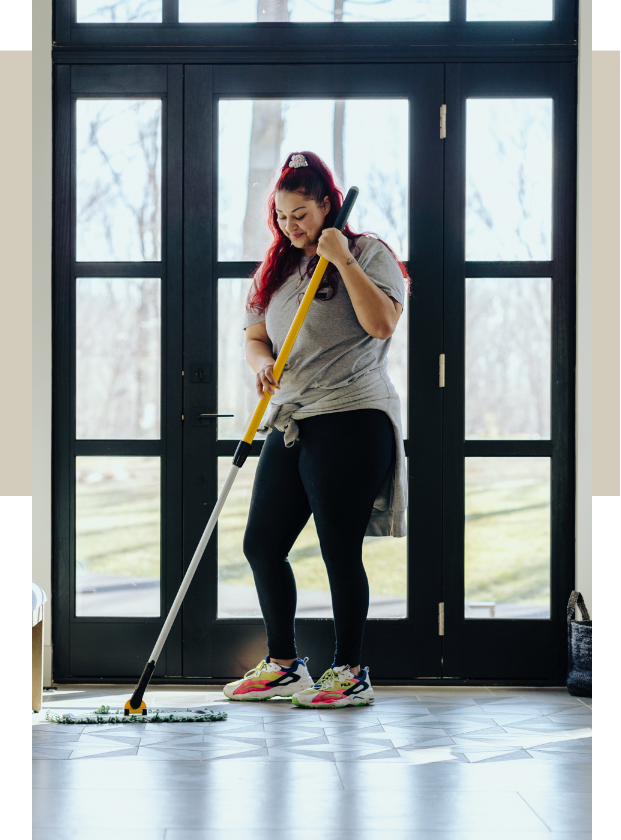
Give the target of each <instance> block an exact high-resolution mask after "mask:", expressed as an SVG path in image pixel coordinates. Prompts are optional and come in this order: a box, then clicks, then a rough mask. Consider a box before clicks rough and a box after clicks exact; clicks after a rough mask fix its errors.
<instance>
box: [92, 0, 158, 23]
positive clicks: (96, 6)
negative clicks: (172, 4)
mask: <svg viewBox="0 0 621 840" xmlns="http://www.w3.org/2000/svg"><path fill="white" fill-rule="evenodd" d="M77 4H78V6H77V17H76V20H77V22H78V23H161V22H162V0H77Z"/></svg>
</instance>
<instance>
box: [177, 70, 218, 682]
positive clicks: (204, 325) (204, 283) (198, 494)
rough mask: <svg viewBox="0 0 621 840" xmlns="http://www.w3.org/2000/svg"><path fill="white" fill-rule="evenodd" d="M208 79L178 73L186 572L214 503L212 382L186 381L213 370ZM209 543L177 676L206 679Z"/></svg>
mask: <svg viewBox="0 0 621 840" xmlns="http://www.w3.org/2000/svg"><path fill="white" fill-rule="evenodd" d="M212 122H213V73H212V68H211V66H210V65H203V66H189V67H186V68H185V106H184V194H183V205H184V229H183V254H184V255H183V260H184V371H185V372H186V375H185V376H184V377H183V390H184V417H185V420H184V434H183V438H184V443H183V488H184V491H183V493H184V511H183V562H184V570H185V569H186V568H187V566H188V565H189V563H190V561H191V558H192V556H193V554H194V551H195V549H196V546H197V545H198V542H199V540H200V537H201V535H202V533H203V530H204V527H205V525H206V523H207V519H208V517H209V515H210V513H211V511H212V509H213V507H214V505H215V502H216V498H217V474H216V469H217V460H216V447H215V428H214V425H213V424H211V425H210V426H207V427H205V428H201V427H199V426H198V425H197V423H196V420H195V418H196V415H197V414H198V413H200V412H209V411H211V410H212V409H215V406H216V402H215V401H216V398H217V395H216V389H215V383H214V379H215V377H213V376H212V377H211V378H210V381H209V382H200V381H198V380H197V381H196V382H193V381H192V377H191V376H189V375H187V374H188V373H189V372H190V370H191V369H192V368H193V367H194V366H196V365H199V364H201V365H202V364H212V362H213V354H214V347H215V346H216V342H217V333H216V328H215V321H216V319H215V305H216V278H215V276H214V272H213V269H214V260H215V256H214V250H215V247H216V245H215V242H216V241H217V240H214V237H213V233H214V227H213V226H214V224H215V221H214V218H213V206H214V200H215V199H214V198H213V177H214V173H213V168H214V136H213V127H212ZM215 563H217V559H216V541H215V540H214V539H213V538H212V539H211V540H210V541H209V545H208V546H207V549H206V551H205V554H204V556H203V559H202V561H201V563H200V565H199V567H198V569H197V570H196V574H195V577H194V580H193V582H192V586H191V587H190V589H189V591H188V593H187V595H186V598H185V601H184V605H183V608H182V613H183V616H182V620H183V637H184V639H186V640H190V639H191V640H192V641H191V643H190V642H189V641H188V642H186V644H185V645H184V652H183V676H184V677H194V676H203V677H209V676H211V667H212V666H211V635H212V634H211V625H210V622H209V617H210V616H211V614H212V603H213V601H214V598H215V592H214V591H213V587H212V574H213V567H214V564H215Z"/></svg>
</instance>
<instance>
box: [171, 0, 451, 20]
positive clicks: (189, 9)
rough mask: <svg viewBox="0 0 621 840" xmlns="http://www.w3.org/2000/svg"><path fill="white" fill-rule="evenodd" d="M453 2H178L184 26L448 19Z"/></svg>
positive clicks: (215, 0) (216, 0) (386, 0)
mask: <svg viewBox="0 0 621 840" xmlns="http://www.w3.org/2000/svg"><path fill="white" fill-rule="evenodd" d="M449 5H450V0H179V21H180V22H181V23H216V22H217V23H257V22H263V23H265V22H274V21H280V22H287V21H290V22H291V23H330V22H333V21H342V22H343V23H356V22H363V23H365V22H373V21H390V20H396V21H434V20H440V21H442V20H449Z"/></svg>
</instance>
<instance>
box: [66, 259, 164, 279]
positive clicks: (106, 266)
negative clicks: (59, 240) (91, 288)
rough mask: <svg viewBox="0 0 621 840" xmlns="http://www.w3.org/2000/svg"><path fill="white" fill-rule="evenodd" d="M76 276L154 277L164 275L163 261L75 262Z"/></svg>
mask: <svg viewBox="0 0 621 840" xmlns="http://www.w3.org/2000/svg"><path fill="white" fill-rule="evenodd" d="M74 270H75V276H76V277H154V278H162V277H163V275H164V263H163V262H139V263H138V262H136V263H127V262H76V263H75V269H74Z"/></svg>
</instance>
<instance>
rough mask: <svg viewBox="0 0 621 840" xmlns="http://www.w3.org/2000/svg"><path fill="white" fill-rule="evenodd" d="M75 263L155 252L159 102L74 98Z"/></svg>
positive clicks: (153, 256)
mask: <svg viewBox="0 0 621 840" xmlns="http://www.w3.org/2000/svg"><path fill="white" fill-rule="evenodd" d="M76 144H77V145H76V148H77V152H76V154H77V186H76V190H77V196H76V201H77V242H76V259H77V260H78V262H80V261H82V262H84V261H87V262H108V261H117V262H118V261H121V262H125V261H127V262H142V261H143V260H159V259H161V245H160V240H161V228H162V222H161V204H162V172H161V170H162V102H161V100H160V99H78V101H77V103H76Z"/></svg>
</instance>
